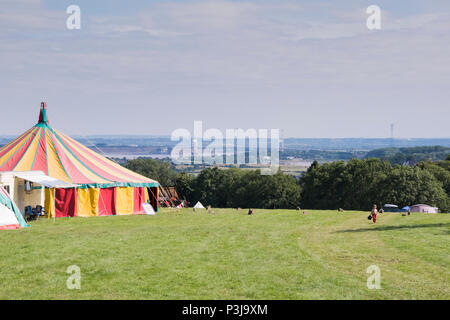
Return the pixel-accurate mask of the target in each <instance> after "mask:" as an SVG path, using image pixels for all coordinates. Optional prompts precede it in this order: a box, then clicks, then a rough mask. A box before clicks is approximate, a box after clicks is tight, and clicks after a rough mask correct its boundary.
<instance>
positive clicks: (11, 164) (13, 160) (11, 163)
mask: <svg viewBox="0 0 450 320" xmlns="http://www.w3.org/2000/svg"><path fill="white" fill-rule="evenodd" d="M38 132H39V130H37V131H35V132H33V134H32V135H31V137H30V138H29V139H28V141H27V142H26V143H25V144H24V145H23V146H22V147H20V148H19V150H17V151H16V152H15V153H14V154H13V155H12V156H11V157H10V158H9V159H8V160H7V161H6V162H5V163H4V164H3V166H2V167H0V170H1V171H12V170H13V169H14V168H15V167H16V166H17V164H18V163H19V161H20V160H21V159H22V157H23V155H24V153H25V152H26V151H27V150H28V147H29V146H30V145H31V143H32V142H33V140H34V139H36V135H37V133H38Z"/></svg>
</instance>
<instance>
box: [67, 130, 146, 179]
mask: <svg viewBox="0 0 450 320" xmlns="http://www.w3.org/2000/svg"><path fill="white" fill-rule="evenodd" d="M59 137H60V138H61V139H62V140H64V141H65V143H67V141H69V142H70V143H72V144H75V145H77V147H78V148H79V149H81V150H83V151H84V152H86V153H88V154H89V156H90V157H92V158H94V159H95V160H96V161H97V162H99V163H101V164H102V165H104V166H105V167H107V168H108V169H109V170H111V173H105V174H106V175H108V176H110V177H112V179H113V181H115V182H130V181H132V182H142V183H145V182H148V181H149V180H150V179H147V180H145V179H146V178H143V179H139V178H138V177H135V176H133V175H131V174H129V173H128V172H127V169H126V168H122V170H121V169H118V168H116V167H114V166H112V165H111V164H110V163H108V162H107V161H105V158H104V157H103V156H100V155H99V154H97V153H95V152H94V151H92V150H90V149H89V148H87V147H85V146H83V145H82V144H81V143H79V142H78V141H75V140H73V139H72V138H70V137H68V136H66V135H64V134H59ZM71 150H72V151H73V152H74V153H75V154H76V155H77V157H79V158H80V160H81V161H83V162H85V163H86V164H88V163H89V164H91V162H90V161H89V160H87V159H85V158H84V157H83V156H80V155H79V153H78V152H76V150H73V149H71ZM82 159H84V160H82ZM91 166H92V167H95V168H98V167H97V166H95V165H94V164H91ZM96 170H97V171H101V172H105V171H104V170H102V169H100V168H98V169H96ZM113 174H120V175H122V176H125V177H127V178H129V179H126V180H124V179H120V178H118V177H116V176H112V175H113ZM102 176H103V177H104V178H107V179H108V180H111V179H110V178H108V177H107V176H105V175H102Z"/></svg>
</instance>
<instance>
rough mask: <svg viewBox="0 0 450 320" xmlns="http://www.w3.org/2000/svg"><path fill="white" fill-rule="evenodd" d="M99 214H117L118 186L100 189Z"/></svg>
mask: <svg viewBox="0 0 450 320" xmlns="http://www.w3.org/2000/svg"><path fill="white" fill-rule="evenodd" d="M98 215H99V216H112V215H116V188H105V189H100V194H99V201H98Z"/></svg>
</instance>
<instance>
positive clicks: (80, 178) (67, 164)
mask: <svg viewBox="0 0 450 320" xmlns="http://www.w3.org/2000/svg"><path fill="white" fill-rule="evenodd" d="M49 135H50V140H51V141H52V142H53V145H54V146H55V150H56V153H57V154H58V156H59V160H60V161H61V164H62V166H63V168H64V169H65V171H66V173H67V174H68V175H69V179H70V180H71V181H72V183H78V184H89V183H94V181H91V180H90V179H88V178H87V177H85V176H84V175H83V174H82V173H81V172H80V170H78V169H77V167H75V165H74V164H73V163H72V161H71V160H70V159H69V158H68V157H67V155H66V153H65V150H64V148H63V147H62V146H61V145H60V142H59V141H58V139H57V138H55V137H53V133H52V132H50V131H49Z"/></svg>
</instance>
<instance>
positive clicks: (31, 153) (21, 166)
mask: <svg viewBox="0 0 450 320" xmlns="http://www.w3.org/2000/svg"><path fill="white" fill-rule="evenodd" d="M41 134H42V129H41V130H40V132H38V133H37V134H36V136H35V137H34V139H33V142H32V143H31V145H30V146H29V147H28V150H27V151H26V152H25V153H24V155H23V156H22V159H20V161H19V163H18V164H17V165H16V167H15V168H14V171H28V170H32V169H33V168H32V166H33V163H34V159H35V157H36V153H37V150H38V147H39V142H40V141H41Z"/></svg>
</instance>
